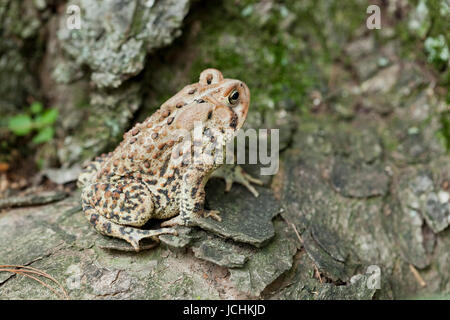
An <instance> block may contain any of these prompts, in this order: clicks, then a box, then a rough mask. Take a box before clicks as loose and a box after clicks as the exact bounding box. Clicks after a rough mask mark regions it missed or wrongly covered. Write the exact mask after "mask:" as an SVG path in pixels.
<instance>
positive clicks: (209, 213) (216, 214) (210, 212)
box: [203, 210, 222, 222]
mask: <svg viewBox="0 0 450 320" xmlns="http://www.w3.org/2000/svg"><path fill="white" fill-rule="evenodd" d="M203 216H204V217H205V218H208V217H211V218H213V219H214V220H217V221H219V222H221V221H222V218H221V217H220V212H219V210H204V211H203Z"/></svg>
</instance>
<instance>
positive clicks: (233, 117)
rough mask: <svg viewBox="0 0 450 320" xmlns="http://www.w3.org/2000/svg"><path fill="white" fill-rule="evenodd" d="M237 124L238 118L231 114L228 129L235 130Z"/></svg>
mask: <svg viewBox="0 0 450 320" xmlns="http://www.w3.org/2000/svg"><path fill="white" fill-rule="evenodd" d="M237 122H238V116H237V115H236V113H233V116H232V117H231V121H230V127H231V128H233V129H236V127H237Z"/></svg>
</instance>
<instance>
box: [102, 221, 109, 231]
mask: <svg viewBox="0 0 450 320" xmlns="http://www.w3.org/2000/svg"><path fill="white" fill-rule="evenodd" d="M103 228H105V229H106V232H108V233H111V223H109V222H107V223H104V224H103Z"/></svg>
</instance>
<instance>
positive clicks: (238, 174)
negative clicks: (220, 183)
mask: <svg viewBox="0 0 450 320" xmlns="http://www.w3.org/2000/svg"><path fill="white" fill-rule="evenodd" d="M211 177H214V178H222V179H224V180H225V191H226V192H228V191H230V190H231V186H232V185H233V182H236V183H239V184H242V185H243V186H244V187H246V188H247V189H248V190H249V191H250V192H251V193H252V194H253V195H254V196H255V197H258V195H259V193H258V191H256V189H255V188H254V187H253V186H252V185H251V183H254V184H257V185H259V186H261V185H263V182H262V181H261V180H259V179H257V178H254V177H252V176H251V175H249V174H248V173H246V172H245V171H244V169H242V168H241V167H240V166H227V165H224V166H221V167H220V168H218V169H217V170H215V171H214V172H213V173H212V174H211Z"/></svg>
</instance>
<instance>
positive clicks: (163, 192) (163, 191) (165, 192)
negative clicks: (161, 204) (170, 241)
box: [156, 189, 170, 202]
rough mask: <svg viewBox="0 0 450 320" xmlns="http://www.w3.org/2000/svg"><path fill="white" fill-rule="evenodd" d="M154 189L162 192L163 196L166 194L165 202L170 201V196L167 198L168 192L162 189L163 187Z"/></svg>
mask: <svg viewBox="0 0 450 320" xmlns="http://www.w3.org/2000/svg"><path fill="white" fill-rule="evenodd" d="M156 191H158V192H159V193H162V194H163V195H164V196H166V200H167V202H169V201H170V198H169V192H168V191H167V190H164V189H157V190H156Z"/></svg>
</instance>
